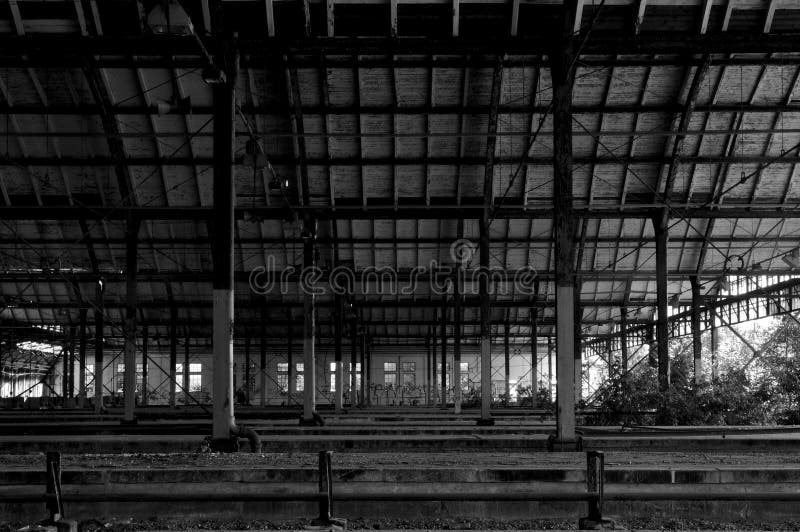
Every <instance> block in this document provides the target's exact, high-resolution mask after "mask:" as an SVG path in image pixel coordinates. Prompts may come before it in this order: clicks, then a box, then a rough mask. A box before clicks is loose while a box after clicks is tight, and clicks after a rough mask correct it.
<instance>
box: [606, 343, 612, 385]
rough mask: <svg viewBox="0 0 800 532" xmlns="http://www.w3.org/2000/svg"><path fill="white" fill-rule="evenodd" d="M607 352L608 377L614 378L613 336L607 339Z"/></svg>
mask: <svg viewBox="0 0 800 532" xmlns="http://www.w3.org/2000/svg"><path fill="white" fill-rule="evenodd" d="M606 354H607V355H608V378H609V380H611V379H613V378H614V346H613V345H612V342H611V338H609V339H608V340H606Z"/></svg>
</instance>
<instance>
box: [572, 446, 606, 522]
mask: <svg viewBox="0 0 800 532" xmlns="http://www.w3.org/2000/svg"><path fill="white" fill-rule="evenodd" d="M604 462H605V455H604V454H603V452H602V451H588V452H587V453H586V491H587V492H588V493H589V494H590V495H594V497H592V498H591V499H589V501H588V510H589V511H588V514H589V515H588V516H586V517H585V518H584V519H581V520H580V522H579V524H578V527H579V528H581V529H594V528H596V527H597V525H599V524H600V523H601V522H603V488H604V483H605V482H604V480H605V479H604V478H603V477H604V476H605V463H604Z"/></svg>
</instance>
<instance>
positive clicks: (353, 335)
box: [350, 318, 364, 407]
mask: <svg viewBox="0 0 800 532" xmlns="http://www.w3.org/2000/svg"><path fill="white" fill-rule="evenodd" d="M361 369H362V371H363V369H364V366H361ZM357 404H358V321H356V319H355V318H352V319H351V320H350V406H351V407H355V406H356V405H357Z"/></svg>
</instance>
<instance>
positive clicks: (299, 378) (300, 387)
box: [297, 375, 305, 392]
mask: <svg viewBox="0 0 800 532" xmlns="http://www.w3.org/2000/svg"><path fill="white" fill-rule="evenodd" d="M304 389H305V381H304V380H303V376H302V375H298V376H297V391H298V392H302V391H303V390H304Z"/></svg>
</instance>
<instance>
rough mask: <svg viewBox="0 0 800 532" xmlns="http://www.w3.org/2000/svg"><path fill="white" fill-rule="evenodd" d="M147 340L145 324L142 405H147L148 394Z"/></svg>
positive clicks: (143, 330) (147, 334)
mask: <svg viewBox="0 0 800 532" xmlns="http://www.w3.org/2000/svg"><path fill="white" fill-rule="evenodd" d="M148 341H149V331H148V329H147V325H144V326H143V327H142V406H147V401H148V399H147V396H148V395H149V382H148V379H149V377H148V369H149V368H148V366H149V361H148V360H147V343H148Z"/></svg>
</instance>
